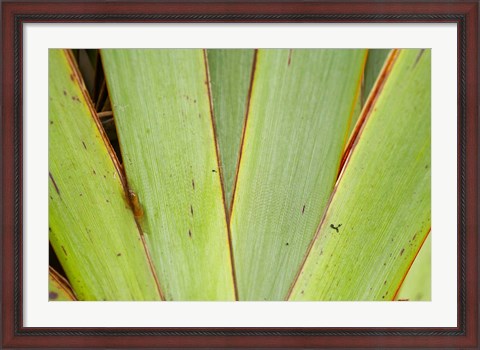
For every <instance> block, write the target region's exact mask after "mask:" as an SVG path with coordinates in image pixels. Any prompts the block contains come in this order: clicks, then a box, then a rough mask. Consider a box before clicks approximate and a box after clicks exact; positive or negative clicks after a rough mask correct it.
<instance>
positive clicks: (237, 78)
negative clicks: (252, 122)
mask: <svg viewBox="0 0 480 350" xmlns="http://www.w3.org/2000/svg"><path fill="white" fill-rule="evenodd" d="M254 51H255V50H253V49H235V50H232V49H209V50H207V54H208V67H209V71H210V85H211V89H212V102H213V112H214V113H213V115H214V118H215V124H216V133H217V140H218V148H219V152H220V159H221V164H222V169H221V170H222V174H223V180H224V190H225V203H226V205H227V211H229V210H230V205H231V201H232V194H233V187H234V182H235V175H236V172H237V162H238V157H239V153H240V142H241V140H242V135H243V126H244V121H245V116H246V110H247V105H248V98H249V96H248V95H249V88H250V81H251V75H252V69H253V65H254V54H255V52H254Z"/></svg>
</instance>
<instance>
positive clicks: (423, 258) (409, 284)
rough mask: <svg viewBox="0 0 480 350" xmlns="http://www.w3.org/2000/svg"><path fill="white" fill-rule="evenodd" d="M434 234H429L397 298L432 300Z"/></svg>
mask: <svg viewBox="0 0 480 350" xmlns="http://www.w3.org/2000/svg"><path fill="white" fill-rule="evenodd" d="M431 256H432V236H431V235H428V237H427V239H426V240H425V243H423V245H422V248H421V249H420V252H419V253H418V255H417V257H416V258H415V261H414V262H413V265H412V267H411V268H410V270H409V271H408V274H407V276H406V278H405V280H404V281H403V283H402V286H401V287H400V290H399V291H398V293H397V296H396V297H395V300H409V301H430V300H432V276H431V275H432V261H431Z"/></svg>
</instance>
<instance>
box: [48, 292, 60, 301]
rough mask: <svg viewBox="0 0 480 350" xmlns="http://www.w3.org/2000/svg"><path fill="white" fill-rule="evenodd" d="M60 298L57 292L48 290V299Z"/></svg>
mask: <svg viewBox="0 0 480 350" xmlns="http://www.w3.org/2000/svg"><path fill="white" fill-rule="evenodd" d="M57 298H58V294H57V293H55V292H48V299H50V300H56V299H57Z"/></svg>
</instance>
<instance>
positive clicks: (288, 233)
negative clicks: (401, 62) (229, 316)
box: [230, 49, 366, 300]
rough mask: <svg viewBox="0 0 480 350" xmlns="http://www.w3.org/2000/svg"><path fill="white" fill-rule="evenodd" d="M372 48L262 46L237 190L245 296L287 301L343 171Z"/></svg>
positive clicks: (235, 234)
mask: <svg viewBox="0 0 480 350" xmlns="http://www.w3.org/2000/svg"><path fill="white" fill-rule="evenodd" d="M365 58H366V50H269V49H265V50H259V51H258V53H257V61H256V68H255V74H254V79H253V85H252V92H251V100H250V105H249V111H248V117H247V118H248V119H247V122H246V130H245V136H244V141H243V148H242V156H241V161H240V165H239V172H238V179H237V183H236V190H235V192H234V199H233V206H232V214H231V222H230V224H231V231H232V242H233V252H234V254H233V256H234V259H235V270H236V276H237V286H238V292H239V298H240V299H241V300H283V299H285V297H286V295H287V291H288V288H289V286H290V284H291V283H292V281H293V278H294V277H295V274H296V272H297V271H298V269H299V267H300V263H301V261H302V258H303V256H304V255H305V252H306V249H307V247H308V244H309V242H310V241H311V239H312V237H313V235H314V233H315V230H316V228H317V226H318V224H319V222H320V219H321V217H322V213H323V210H324V208H325V205H326V204H327V201H328V198H329V195H330V192H331V190H332V188H333V185H334V183H335V179H336V176H337V173H338V170H339V164H340V158H341V155H342V151H343V148H344V145H345V142H346V138H347V136H348V122H349V119H350V118H351V115H352V113H353V108H354V103H355V97H356V95H357V93H358V90H359V87H360V80H361V75H362V71H363V66H364V63H365Z"/></svg>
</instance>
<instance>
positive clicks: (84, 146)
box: [82, 141, 87, 149]
mask: <svg viewBox="0 0 480 350" xmlns="http://www.w3.org/2000/svg"><path fill="white" fill-rule="evenodd" d="M82 144H83V148H85V149H87V146H86V145H85V142H83V141H82Z"/></svg>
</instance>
